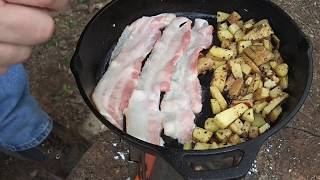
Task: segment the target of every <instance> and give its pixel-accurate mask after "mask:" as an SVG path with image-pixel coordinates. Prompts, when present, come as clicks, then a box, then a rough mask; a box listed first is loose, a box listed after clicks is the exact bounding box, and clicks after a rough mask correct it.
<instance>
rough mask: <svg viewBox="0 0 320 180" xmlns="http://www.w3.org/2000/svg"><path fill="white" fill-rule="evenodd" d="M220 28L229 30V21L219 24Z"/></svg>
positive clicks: (220, 29)
mask: <svg viewBox="0 0 320 180" xmlns="http://www.w3.org/2000/svg"><path fill="white" fill-rule="evenodd" d="M218 30H219V31H222V30H228V24H227V23H222V24H219V26H218Z"/></svg>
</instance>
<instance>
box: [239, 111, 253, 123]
mask: <svg viewBox="0 0 320 180" xmlns="http://www.w3.org/2000/svg"><path fill="white" fill-rule="evenodd" d="M241 119H242V120H245V121H248V122H253V121H254V113H253V108H250V109H248V110H246V111H245V112H244V113H243V114H242V116H241Z"/></svg>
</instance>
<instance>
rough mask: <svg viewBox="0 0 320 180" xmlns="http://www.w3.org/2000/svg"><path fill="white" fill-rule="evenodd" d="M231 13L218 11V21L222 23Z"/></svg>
mask: <svg viewBox="0 0 320 180" xmlns="http://www.w3.org/2000/svg"><path fill="white" fill-rule="evenodd" d="M229 15H230V14H228V13H225V12H221V11H218V12H217V22H218V23H221V22H223V21H225V20H227V19H228V17H229Z"/></svg>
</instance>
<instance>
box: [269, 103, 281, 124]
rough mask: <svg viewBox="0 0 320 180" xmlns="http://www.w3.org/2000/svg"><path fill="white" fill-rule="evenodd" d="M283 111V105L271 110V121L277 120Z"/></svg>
mask: <svg viewBox="0 0 320 180" xmlns="http://www.w3.org/2000/svg"><path fill="white" fill-rule="evenodd" d="M281 113H282V107H281V106H277V107H275V108H274V109H273V110H272V111H271V112H270V114H269V115H268V117H269V119H270V121H271V122H276V121H277V119H278V117H279V116H280V114H281Z"/></svg>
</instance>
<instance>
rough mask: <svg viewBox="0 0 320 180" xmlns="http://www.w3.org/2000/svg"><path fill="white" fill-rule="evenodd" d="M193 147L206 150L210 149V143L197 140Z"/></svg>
mask: <svg viewBox="0 0 320 180" xmlns="http://www.w3.org/2000/svg"><path fill="white" fill-rule="evenodd" d="M193 149H194V150H207V149H210V144H208V143H201V142H197V143H196V144H195V146H194V148H193Z"/></svg>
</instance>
